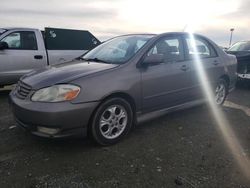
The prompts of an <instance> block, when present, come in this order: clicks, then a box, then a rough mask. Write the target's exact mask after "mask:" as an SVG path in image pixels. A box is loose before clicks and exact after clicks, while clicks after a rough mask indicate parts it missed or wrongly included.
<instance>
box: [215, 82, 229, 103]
mask: <svg viewBox="0 0 250 188" xmlns="http://www.w3.org/2000/svg"><path fill="white" fill-rule="evenodd" d="M227 93H228V86H227V82H226V81H225V80H223V79H220V80H219V82H218V83H217V85H216V87H215V103H216V104H217V105H222V104H223V103H224V101H225V100H226V97H227Z"/></svg>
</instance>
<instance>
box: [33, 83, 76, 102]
mask: <svg viewBox="0 0 250 188" xmlns="http://www.w3.org/2000/svg"><path fill="white" fill-rule="evenodd" d="M79 92H80V87H78V86H75V85H70V84H60V85H54V86H51V87H47V88H43V89H40V90H38V91H36V92H35V93H34V94H33V96H32V97H31V100H32V101H39V102H61V101H70V100H73V99H74V98H76V97H77V95H78V94H79Z"/></svg>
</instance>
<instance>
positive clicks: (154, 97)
mask: <svg viewBox="0 0 250 188" xmlns="http://www.w3.org/2000/svg"><path fill="white" fill-rule="evenodd" d="M193 38H194V42H192V41H193V40H192V39H193ZM193 43H195V47H194V46H193V45H192V44H193ZM196 48H197V50H195V49H196ZM197 57H200V58H201V60H202V63H203V66H204V69H205V71H206V73H207V76H208V78H209V81H210V84H211V86H212V88H213V91H214V102H215V104H217V105H221V104H223V102H224V101H225V99H226V96H227V94H228V93H229V92H230V91H231V90H232V89H233V88H234V84H235V81H236V63H237V61H236V58H235V56H232V55H228V54H226V53H225V52H224V51H223V50H222V49H220V48H219V47H218V46H217V45H216V44H215V43H213V42H212V41H211V40H209V39H207V38H205V37H203V36H201V35H194V37H191V38H190V35H189V34H188V33H165V34H160V35H150V34H141V35H139V34H136V35H125V36H120V37H117V38H113V39H110V40H108V41H106V42H105V43H102V44H100V45H99V46H98V47H96V48H94V49H93V50H91V51H89V52H88V53H87V54H85V55H84V56H83V57H82V58H81V59H82V60H81V61H79V60H78V61H75V62H72V63H68V64H63V65H57V66H53V67H51V68H48V69H44V70H38V71H34V72H32V73H30V74H28V75H26V76H24V77H22V78H21V79H20V81H19V84H18V85H17V86H16V88H15V89H14V90H13V91H12V92H11V93H10V103H11V106H12V110H13V113H14V116H15V119H16V121H17V123H18V125H20V126H21V127H23V128H24V129H26V130H28V131H30V132H31V133H32V134H34V135H38V136H42V137H51V138H57V137H67V136H72V135H77V134H81V135H85V136H86V135H87V132H89V133H91V134H92V136H93V138H94V139H95V141H96V142H97V143H99V144H101V145H109V144H114V143H116V142H118V141H119V140H120V139H121V138H123V137H124V136H125V135H126V134H127V133H128V132H129V130H130V129H131V127H132V126H133V124H134V123H135V122H137V121H141V120H143V119H144V120H145V118H147V117H150V116H152V114H159V113H162V112H169V111H173V110H177V109H183V108H187V107H191V106H194V105H197V104H200V103H202V102H204V101H205V98H204V97H205V96H204V94H203V92H202V88H203V85H202V82H201V79H200V78H199V76H198V68H197V66H196V59H197ZM149 114H151V115H149Z"/></svg>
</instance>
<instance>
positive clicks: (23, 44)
mask: <svg viewBox="0 0 250 188" xmlns="http://www.w3.org/2000/svg"><path fill="white" fill-rule="evenodd" d="M1 41H3V42H6V43H7V44H8V45H9V49H10V50H11V49H14V50H37V42H36V35H35V33H34V32H33V31H18V32H13V33H10V34H9V35H7V36H6V37H5V38H3V39H2V40H1Z"/></svg>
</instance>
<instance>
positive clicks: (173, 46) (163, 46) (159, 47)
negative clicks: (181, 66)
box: [148, 38, 184, 63]
mask: <svg viewBox="0 0 250 188" xmlns="http://www.w3.org/2000/svg"><path fill="white" fill-rule="evenodd" d="M150 54H162V55H163V56H164V62H165V63H168V62H178V61H182V60H184V53H183V48H182V45H181V41H180V39H178V38H164V39H161V40H160V41H158V42H157V43H156V44H155V46H154V47H153V48H152V49H151V50H150V51H149V52H148V55H150Z"/></svg>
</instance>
